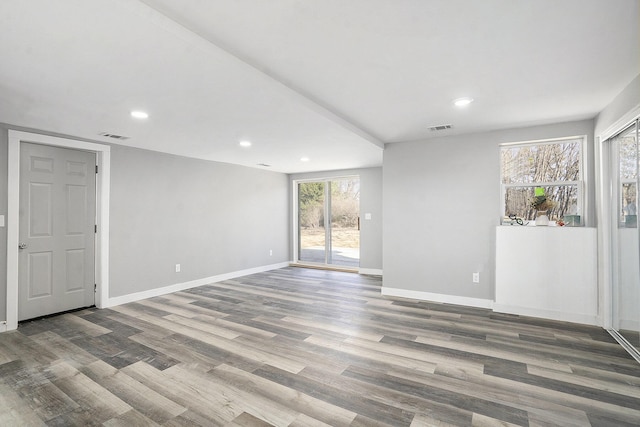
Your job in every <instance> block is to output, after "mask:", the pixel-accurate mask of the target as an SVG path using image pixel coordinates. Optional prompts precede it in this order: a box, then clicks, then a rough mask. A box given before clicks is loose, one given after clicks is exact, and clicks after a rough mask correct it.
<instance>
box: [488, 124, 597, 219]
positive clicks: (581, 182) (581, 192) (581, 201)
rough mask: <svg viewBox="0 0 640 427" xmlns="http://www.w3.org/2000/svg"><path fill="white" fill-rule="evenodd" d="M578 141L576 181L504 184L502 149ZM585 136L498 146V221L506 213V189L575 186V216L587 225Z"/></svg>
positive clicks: (508, 143)
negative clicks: (578, 216) (576, 198)
mask: <svg viewBox="0 0 640 427" xmlns="http://www.w3.org/2000/svg"><path fill="white" fill-rule="evenodd" d="M575 140H579V142H580V144H579V149H580V154H579V155H578V162H579V163H578V168H579V174H578V175H579V176H578V180H576V181H545V182H535V183H514V184H504V183H503V182H502V181H503V179H502V178H503V170H502V149H503V148H507V147H531V146H540V145H551V144H562V143H564V142H567V141H575ZM586 141H587V136H586V135H575V136H567V137H561V138H550V139H539V140H532V141H521V142H505V143H502V144H499V151H498V155H499V156H500V213H499V215H500V220H501V221H502V219H503V218H504V216H505V215H506V214H507V212H504V208H505V206H504V204H505V194H506V190H507V188H523V187H524V188H527V187H531V188H535V187H547V186H577V188H578V207H577V212H576V213H577V214H578V215H580V217H581V218H582V225H583V226H584V225H586V224H587V218H586V215H585V212H586V210H585V194H586V188H585V178H586V174H585V170H584V165H586V164H587V150H586Z"/></svg>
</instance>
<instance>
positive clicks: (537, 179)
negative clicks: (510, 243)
mask: <svg viewBox="0 0 640 427" xmlns="http://www.w3.org/2000/svg"><path fill="white" fill-rule="evenodd" d="M583 144H584V137H576V138H570V139H558V140H551V141H544V142H528V143H516V144H505V145H503V146H502V147H501V148H500V156H501V183H502V190H503V192H502V197H503V205H502V206H503V216H504V217H508V216H509V215H516V217H518V218H522V219H524V220H527V221H531V220H533V219H535V216H536V209H535V208H533V207H532V206H531V201H532V199H533V198H534V191H535V188H536V187H542V188H544V190H545V194H546V195H547V197H548V198H549V199H551V200H552V201H553V202H555V205H554V207H553V208H552V209H550V210H549V212H547V215H548V216H549V218H550V219H551V220H554V221H555V220H559V219H562V218H563V217H564V216H566V215H579V214H580V213H581V211H582V150H583Z"/></svg>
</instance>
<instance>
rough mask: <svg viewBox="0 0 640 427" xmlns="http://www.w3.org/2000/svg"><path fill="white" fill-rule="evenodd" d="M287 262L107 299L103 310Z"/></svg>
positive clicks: (273, 267) (276, 266)
mask: <svg viewBox="0 0 640 427" xmlns="http://www.w3.org/2000/svg"><path fill="white" fill-rule="evenodd" d="M288 266H289V263H288V262H282V263H279V264H271V265H264V266H261V267H255V268H249V269H246V270H240V271H233V272H231V273H225V274H219V275H217V276H210V277H204V278H202V279H196V280H191V281H189V282H184V283H176V284H174V285H169V286H164V287H162V288H156V289H149V290H148V291H142V292H135V293H133V294H127V295H122V296H119V297H113V298H109V299H108V300H107V301H106V303H105V304H104V305H103V307H104V308H107V307H115V306H116V305H121V304H126V303H128V302H135V301H140V300H143V299H147V298H152V297H158V296H161V295H166V294H170V293H173V292H178V291H184V290H185V289H191V288H195V287H198V286H203V285H208V284H211V283H216V282H222V281H224V280H230V279H235V278H236V277H242V276H247V275H249V274H255V273H262V272H264V271H270V270H277V269H279V268H284V267H288Z"/></svg>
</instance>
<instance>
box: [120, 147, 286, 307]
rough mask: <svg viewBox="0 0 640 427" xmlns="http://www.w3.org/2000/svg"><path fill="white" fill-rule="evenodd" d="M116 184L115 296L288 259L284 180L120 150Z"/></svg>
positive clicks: (260, 172) (229, 167)
mask: <svg viewBox="0 0 640 427" xmlns="http://www.w3.org/2000/svg"><path fill="white" fill-rule="evenodd" d="M111 177H112V178H111V265H110V271H111V286H110V295H109V296H110V297H117V296H122V295H126V294H130V293H133V292H141V291H146V290H149V289H154V288H160V287H164V286H168V285H172V284H175V283H183V282H187V281H192V280H196V279H201V278H206V277H210V276H216V275H221V274H223V273H229V272H234V271H240V270H246V269H250V268H255V267H258V266H265V265H271V264H276V263H282V262H286V261H288V259H289V249H288V242H287V226H288V222H287V203H288V180H287V176H286V175H285V174H281V173H275V172H269V171H263V170H259V169H255V168H248V167H242V166H235V165H230V164H225V163H218V162H210V161H204V160H196V159H190V158H185V157H178V156H173V155H169V154H163V153H157V152H152V151H147V150H139V149H133V148H128V147H123V146H117V145H114V146H113V147H112V149H111ZM269 250H272V251H273V255H272V256H270V255H269ZM177 263H179V264H181V272H180V273H175V264H177Z"/></svg>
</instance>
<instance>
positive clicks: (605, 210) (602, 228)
mask: <svg viewBox="0 0 640 427" xmlns="http://www.w3.org/2000/svg"><path fill="white" fill-rule="evenodd" d="M639 119H640V105H637V106H636V107H635V108H633V109H632V110H631V111H629V112H628V113H627V114H625V115H624V116H623V117H622V118H620V119H619V120H618V121H616V122H615V123H614V124H612V125H611V126H609V127H608V128H607V129H606V130H605V131H603V132H602V133H601V134H600V135H598V136H596V141H595V142H596V144H595V149H596V150H595V151H596V153H595V154H596V169H597V173H596V203H597V217H598V283H599V288H600V293H599V295H600V305H599V307H600V312H601V316H602V325H603V327H604V329H606V330H607V331H608V332H609V333H610V334H611V335H612V336H613V338H615V339H616V341H618V342H619V343H620V344H621V345H622V346H623V347H624V348H625V349H626V350H627V351H628V352H629V353H630V354H631V356H633V357H634V359H636V360H637V361H638V362H640V355H639V354H638V352H637V351H635V349H634V348H633V347H632V346H630V345H629V343H628V342H627V341H626V340H625V339H624V337H622V336H621V335H620V334H619V333H618V332H617V331H615V330H614V329H613V326H614V325H613V316H614V315H615V313H614V310H613V308H614V303H615V302H614V297H615V295H614V292H613V286H614V285H615V281H614V275H615V274H617V273H616V272H615V267H616V266H615V265H613V260H614V255H615V250H616V248H614V247H613V245H612V243H613V242H614V240H613V239H614V236H613V225H614V222H615V224H616V225H617V221H618V219H617V216H616V215H614V210H613V209H612V207H611V201H612V196H613V191H612V188H611V173H612V172H613V170H612V169H613V168H612V161H613V156H612V149H611V146H610V145H611V142H610V139H611V138H612V137H614V136H615V135H617V134H618V133H620V132H622V131H623V130H624V129H625V128H627V127H628V126H629V125H630V124H631V123H632V122H634V121H636V120H639ZM616 205H617V203H616Z"/></svg>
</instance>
